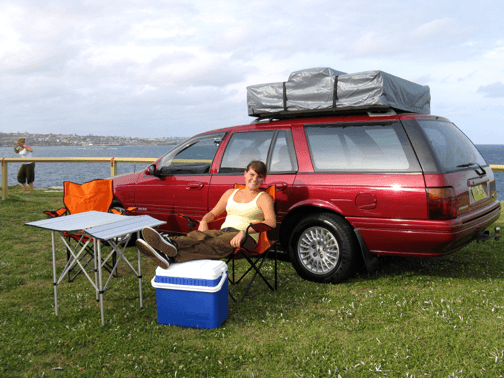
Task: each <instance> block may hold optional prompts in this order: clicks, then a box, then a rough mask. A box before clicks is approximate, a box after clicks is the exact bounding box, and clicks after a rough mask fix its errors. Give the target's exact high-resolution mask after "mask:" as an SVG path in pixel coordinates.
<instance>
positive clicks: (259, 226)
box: [247, 223, 273, 233]
mask: <svg viewBox="0 0 504 378" xmlns="http://www.w3.org/2000/svg"><path fill="white" fill-rule="evenodd" d="M249 227H252V228H253V229H254V231H256V232H258V233H261V232H268V231H270V230H273V227H271V226H269V225H267V224H266V223H251V224H250V226H249ZM247 232H248V228H247Z"/></svg>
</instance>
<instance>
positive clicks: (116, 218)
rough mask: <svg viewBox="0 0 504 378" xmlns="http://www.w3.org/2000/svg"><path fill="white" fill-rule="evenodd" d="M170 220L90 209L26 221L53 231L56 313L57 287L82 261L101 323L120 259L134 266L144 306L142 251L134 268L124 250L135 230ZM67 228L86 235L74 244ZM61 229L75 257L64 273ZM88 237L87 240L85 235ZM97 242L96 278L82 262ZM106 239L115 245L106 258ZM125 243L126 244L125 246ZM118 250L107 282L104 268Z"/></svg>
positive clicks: (56, 303)
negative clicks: (58, 244) (59, 265)
mask: <svg viewBox="0 0 504 378" xmlns="http://www.w3.org/2000/svg"><path fill="white" fill-rule="evenodd" d="M164 223H166V222H163V221H160V220H158V219H155V218H152V217H151V216H149V215H140V216H125V215H117V214H112V213H104V212H100V211H88V212H84V213H79V214H72V215H68V216H62V217H58V218H51V219H44V220H40V221H35V222H29V223H26V224H25V225H27V226H33V227H39V228H42V229H45V230H49V231H51V245H52V268H53V287H54V310H55V316H58V292H57V287H58V285H59V284H60V282H61V281H62V280H63V279H64V278H65V275H66V274H67V272H68V271H69V270H70V269H71V268H72V267H73V266H75V264H78V265H79V267H80V268H81V269H82V271H83V272H84V274H85V276H86V277H87V279H88V281H89V282H90V283H91V285H92V286H93V287H94V289H95V292H96V300H99V301H100V312H101V325H102V326H104V325H105V314H104V308H103V294H104V293H105V290H106V289H107V287H108V284H109V282H110V279H111V278H112V276H113V275H114V273H115V272H116V270H117V265H118V264H119V261H121V260H123V261H124V262H125V263H126V265H127V266H128V267H129V268H130V270H131V271H132V272H133V274H135V275H136V276H137V278H138V284H139V293H140V307H141V308H143V298H142V266H141V261H140V255H141V253H140V251H138V272H137V271H136V270H135V268H133V266H132V265H131V264H130V262H129V261H128V259H127V258H126V257H125V256H124V251H125V249H126V247H127V242H128V241H129V239H130V238H131V235H132V234H134V233H135V232H136V233H137V234H139V233H140V230H142V229H143V228H144V227H147V226H149V227H156V226H159V225H161V224H164ZM65 232H71V233H74V234H82V238H81V239H80V241H79V242H77V243H76V245H75V246H72V245H71V243H69V241H68V240H66V238H65V237H64V233H65ZM56 233H58V234H59V236H60V238H61V240H62V241H63V243H64V244H65V247H66V248H67V249H68V250H69V251H70V255H71V258H70V259H69V260H68V262H67V264H66V265H65V267H64V269H63V272H62V273H61V275H60V277H59V278H58V277H57V274H56V248H55V239H56V237H55V234H56ZM125 236H126V238H125V239H122V240H121V241H120V242H118V241H117V239H118V238H121V237H122V238H124V237H125ZM86 237H87V238H88V240H87V241H86V242H84V239H85V238H86ZM91 242H92V243H93V250H94V268H95V269H94V272H95V277H94V280H93V279H92V278H91V277H90V276H89V274H88V273H87V272H86V270H85V269H84V267H83V265H82V264H81V262H80V257H81V255H82V254H83V253H84V251H85V248H86V247H87V246H88V245H89V243H91ZM102 242H106V243H107V244H109V245H110V246H111V247H112V251H111V252H110V254H109V255H108V256H107V257H106V258H105V260H104V261H102V255H101V244H102ZM121 246H122V247H121ZM114 252H116V253H117V255H118V256H119V258H118V259H117V260H116V263H115V264H114V266H113V269H112V270H111V272H110V276H109V277H108V279H107V282H106V283H105V285H103V272H102V270H103V269H102V268H103V266H104V265H105V263H106V262H107V260H108V259H109V258H110V257H111V256H112V254H113V253H114Z"/></svg>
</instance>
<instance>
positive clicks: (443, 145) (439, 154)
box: [418, 120, 487, 173]
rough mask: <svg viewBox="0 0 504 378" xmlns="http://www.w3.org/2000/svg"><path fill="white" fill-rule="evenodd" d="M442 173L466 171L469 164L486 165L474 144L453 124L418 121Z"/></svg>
mask: <svg viewBox="0 0 504 378" xmlns="http://www.w3.org/2000/svg"><path fill="white" fill-rule="evenodd" d="M418 124H419V125H420V127H421V128H422V130H423V132H424V134H425V136H426V137H427V139H428V140H429V143H430V145H431V148H432V150H433V152H434V158H435V159H436V161H437V163H438V165H439V167H440V168H441V170H442V172H444V173H446V172H451V171H456V170H461V169H467V166H468V165H469V164H479V165H482V166H483V165H487V163H486V162H485V159H484V158H483V156H481V154H480V153H479V151H478V150H477V149H476V147H475V146H474V144H473V143H472V142H471V141H470V140H469V138H468V137H467V136H465V134H464V133H463V132H462V131H460V130H459V129H458V128H457V126H455V125H454V124H453V123H450V122H445V121H435V120H433V121H429V120H418Z"/></svg>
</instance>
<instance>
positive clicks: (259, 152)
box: [219, 131, 275, 173]
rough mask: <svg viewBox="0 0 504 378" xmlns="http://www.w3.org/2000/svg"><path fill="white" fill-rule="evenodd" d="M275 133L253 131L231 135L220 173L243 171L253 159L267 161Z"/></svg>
mask: <svg viewBox="0 0 504 378" xmlns="http://www.w3.org/2000/svg"><path fill="white" fill-rule="evenodd" d="M274 133H275V132H274V131H252V132H242V133H240V132H238V133H234V134H233V135H231V138H230V140H229V143H228V144H227V146H226V151H225V152H224V156H223V157H222V162H221V166H220V169H219V173H236V172H240V173H241V172H243V171H244V170H245V168H246V167H247V165H248V163H250V162H251V161H252V160H260V161H263V162H265V163H266V161H267V158H268V151H269V148H270V145H271V140H272V139H273V135H274Z"/></svg>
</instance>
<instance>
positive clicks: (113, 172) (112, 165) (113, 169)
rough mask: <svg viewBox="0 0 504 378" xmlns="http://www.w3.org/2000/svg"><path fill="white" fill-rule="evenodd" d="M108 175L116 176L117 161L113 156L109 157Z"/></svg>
mask: <svg viewBox="0 0 504 378" xmlns="http://www.w3.org/2000/svg"><path fill="white" fill-rule="evenodd" d="M110 176H112V177H114V176H117V163H116V162H115V160H114V158H112V159H110Z"/></svg>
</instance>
